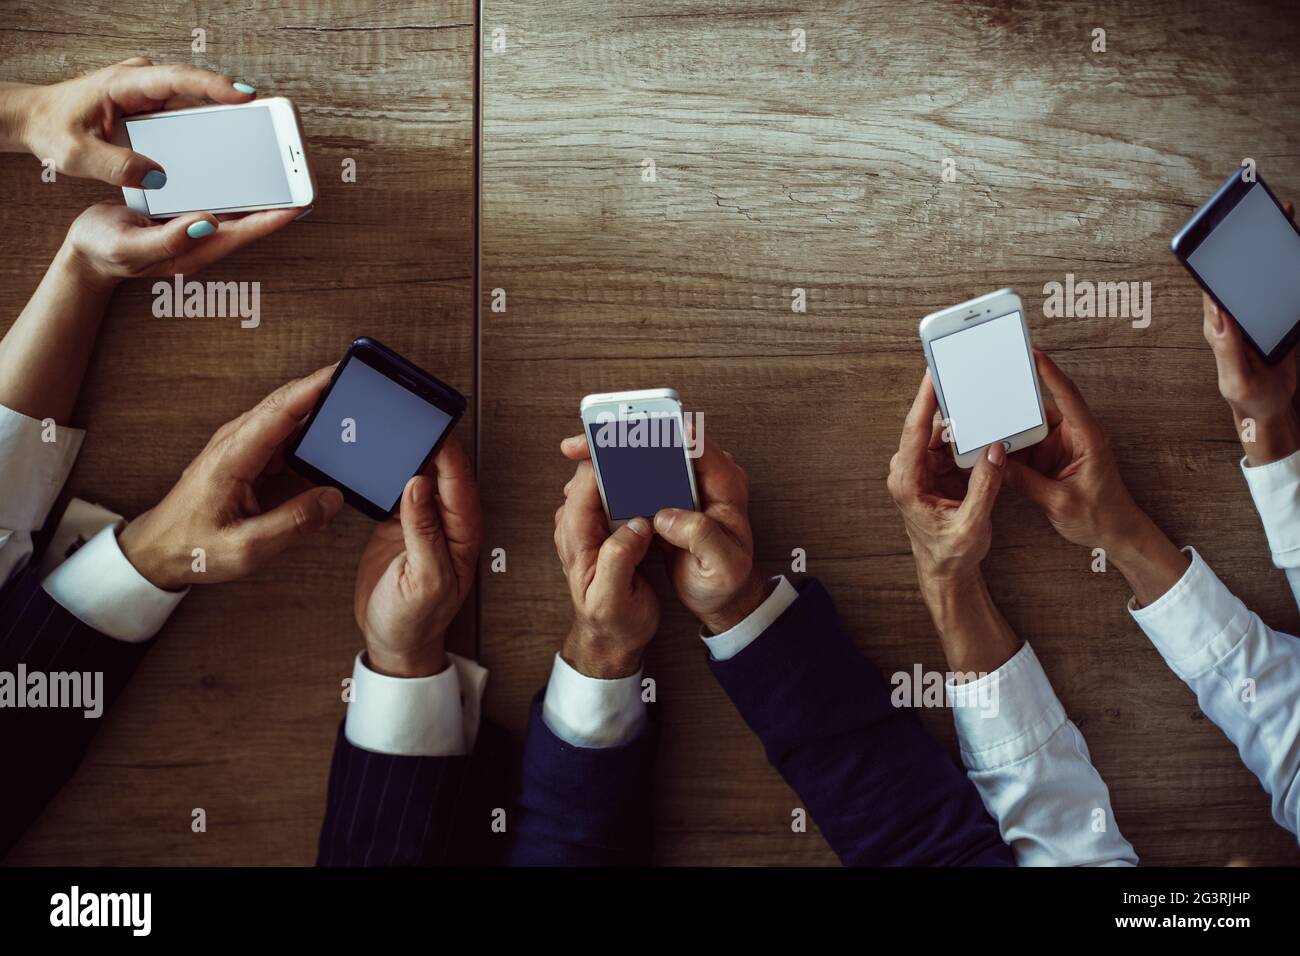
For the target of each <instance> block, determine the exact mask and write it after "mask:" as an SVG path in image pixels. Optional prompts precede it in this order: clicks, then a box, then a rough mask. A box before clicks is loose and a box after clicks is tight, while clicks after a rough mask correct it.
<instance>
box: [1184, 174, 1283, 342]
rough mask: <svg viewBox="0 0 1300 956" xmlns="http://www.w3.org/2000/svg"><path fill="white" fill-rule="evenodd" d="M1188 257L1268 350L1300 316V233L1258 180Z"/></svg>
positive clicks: (1202, 279) (1254, 337) (1253, 337)
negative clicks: (1299, 233) (1293, 227)
mask: <svg viewBox="0 0 1300 956" xmlns="http://www.w3.org/2000/svg"><path fill="white" fill-rule="evenodd" d="M1187 263H1188V265H1190V266H1191V267H1192V268H1193V269H1194V270H1195V271H1196V274H1197V275H1199V276H1200V277H1201V281H1202V282H1204V283H1205V284H1206V285H1207V286H1209V287H1210V288H1211V289H1213V290H1214V294H1215V295H1216V296H1218V297H1219V301H1221V302H1222V303H1223V304H1224V305H1226V306H1227V307H1228V311H1229V312H1231V313H1232V317H1233V318H1234V319H1236V320H1237V321H1238V322H1240V323H1241V327H1242V328H1243V329H1245V330H1246V332H1247V333H1249V335H1250V337H1251V338H1252V339H1254V340H1255V344H1256V345H1258V346H1259V347H1260V349H1261V350H1262V351H1263V352H1264V353H1266V354H1267V353H1269V352H1271V351H1273V349H1275V348H1276V347H1277V345H1278V343H1279V342H1281V341H1282V340H1283V339H1284V338H1286V334H1287V333H1288V332H1290V331H1291V329H1292V327H1293V326H1294V325H1295V324H1296V322H1300V235H1297V234H1296V231H1295V230H1294V229H1292V228H1291V224H1290V223H1289V222H1287V221H1286V217H1285V216H1283V215H1282V212H1281V210H1279V209H1278V208H1277V205H1276V204H1275V203H1274V202H1273V200H1272V199H1270V198H1269V195H1268V193H1266V192H1265V191H1264V189H1263V187H1262V186H1260V185H1259V184H1256V185H1255V186H1253V187H1252V188H1251V189H1250V190H1248V191H1247V192H1246V195H1244V196H1242V197H1241V199H1240V200H1239V201H1238V202H1237V205H1235V206H1233V207H1232V211H1231V212H1230V213H1228V214H1227V215H1226V216H1224V217H1223V221H1222V222H1220V223H1219V224H1218V225H1217V226H1215V227H1214V231H1213V232H1211V233H1210V234H1209V235H1208V236H1206V237H1205V239H1204V240H1203V241H1202V242H1201V244H1200V245H1199V246H1197V247H1196V251H1195V252H1193V253H1192V254H1191V255H1190V256H1188V257H1187Z"/></svg>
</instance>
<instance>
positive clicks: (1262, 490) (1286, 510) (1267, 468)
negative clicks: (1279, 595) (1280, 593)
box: [1241, 451, 1300, 605]
mask: <svg viewBox="0 0 1300 956" xmlns="http://www.w3.org/2000/svg"><path fill="white" fill-rule="evenodd" d="M1241 473H1242V474H1243V475H1245V476H1246V486H1247V487H1248V488H1250V496H1251V497H1252V498H1253V499H1255V510H1256V511H1258V512H1259V517H1260V520H1261V521H1263V522H1264V534H1265V536H1266V537H1267V538H1268V547H1269V550H1270V551H1271V552H1272V553H1273V563H1274V564H1275V565H1277V566H1278V567H1279V568H1281V569H1282V570H1283V571H1284V572H1286V577H1287V581H1288V582H1289V583H1290V584H1291V593H1292V594H1294V595H1295V598H1296V604H1297V605H1300V451H1297V452H1295V453H1294V454H1292V455H1289V456H1288V457H1286V458H1283V459H1281V460H1279V461H1274V462H1270V463H1269V464H1267V465H1257V466H1256V467H1254V468H1252V467H1250V466H1248V465H1247V464H1246V459H1245V458H1242V459H1241Z"/></svg>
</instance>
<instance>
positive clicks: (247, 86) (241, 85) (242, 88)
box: [230, 80, 257, 93]
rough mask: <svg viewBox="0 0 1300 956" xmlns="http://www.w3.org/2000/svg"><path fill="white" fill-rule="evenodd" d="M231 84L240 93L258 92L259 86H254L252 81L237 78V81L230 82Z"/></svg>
mask: <svg viewBox="0 0 1300 956" xmlns="http://www.w3.org/2000/svg"><path fill="white" fill-rule="evenodd" d="M230 85H231V86H233V87H234V88H235V89H236V90H238V91H239V92H240V93H256V92H257V87H256V86H253V85H252V84H251V83H245V82H244V81H243V80H235V82H234V83H232V84H230Z"/></svg>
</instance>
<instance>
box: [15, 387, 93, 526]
mask: <svg viewBox="0 0 1300 956" xmlns="http://www.w3.org/2000/svg"><path fill="white" fill-rule="evenodd" d="M51 428H52V429H53V438H54V440H53V441H48V442H47V441H45V440H44V439H45V436H46V428H45V426H44V425H42V424H41V423H40V422H39V421H37V420H36V419H35V418H28V417H27V416H26V415H23V414H21V413H20V412H16V411H14V410H13V409H12V408H6V407H4V406H3V405H0V488H3V489H4V492H3V494H0V528H3V529H5V530H6V531H35V530H36V529H37V528H39V527H40V526H41V525H43V524H44V523H45V518H46V516H47V515H49V513H50V508H51V507H52V506H53V505H54V502H55V500H56V499H57V498H58V497H59V492H60V491H61V490H62V489H63V485H64V482H66V481H67V480H68V474H69V472H71V471H72V466H73V464H74V463H75V462H76V460H77V452H79V451H80V450H81V443H82V441H83V440H84V439H85V437H86V433H85V432H84V431H82V430H81V429H80V428H61V427H59V426H57V425H53V426H51Z"/></svg>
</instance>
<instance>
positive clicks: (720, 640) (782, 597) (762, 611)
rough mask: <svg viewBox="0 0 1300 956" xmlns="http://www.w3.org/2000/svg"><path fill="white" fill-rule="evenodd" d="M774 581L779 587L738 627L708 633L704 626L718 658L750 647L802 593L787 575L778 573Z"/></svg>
mask: <svg viewBox="0 0 1300 956" xmlns="http://www.w3.org/2000/svg"><path fill="white" fill-rule="evenodd" d="M772 580H774V581H776V587H775V588H774V589H773V590H772V593H771V594H769V595H768V596H767V600H765V601H764V602H763V603H762V604H760V605H759V606H758V607H756V608H754V610H753V612H752V613H751V614H750V615H749V617H747V618H745V619H744V620H743V621H741V622H740V623H739V624H737V625H736V626H735V627H733V628H731V629H730V630H726V631H723V632H722V633H721V634H713V635H709V634H705V633H704V629H703V628H700V639H701V640H703V641H704V646H705V647H707V648H708V649H709V656H710V657H712V658H713V659H714V660H715V661H726V660H730V659H731V658H733V657H735V656H736V655H737V654H739V653H740V652H741V651H743V650H744V649H745V648H747V647H749V645H750V644H752V643H754V641H755V640H757V639H758V636H759V635H760V634H762V633H763V632H764V631H766V630H767V629H768V628H769V627H771V626H772V624H773V623H774V622H775V621H776V619H777V618H778V617H780V616H781V615H782V614H784V613H785V611H786V608H788V607H789V606H790V605H791V604H793V603H794V601H795V598H797V597H798V596H799V592H798V591H796V590H795V588H794V585H793V584H791V583H790V582H789V581H787V580H786V577H785V575H784V574H778V575H777V576H776V577H775V578H772Z"/></svg>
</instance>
